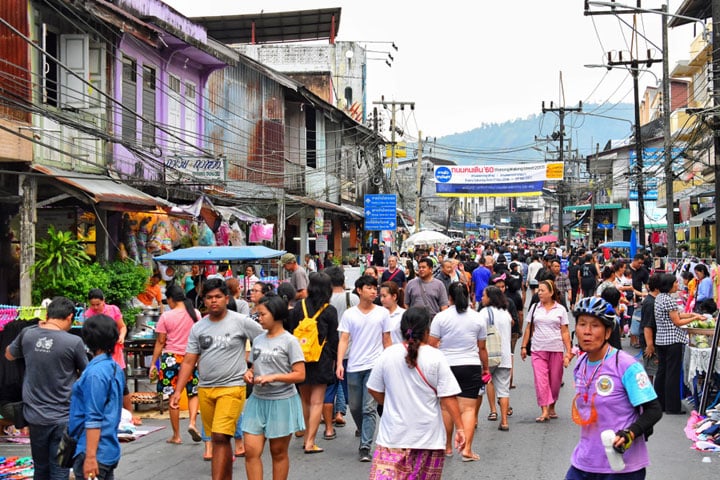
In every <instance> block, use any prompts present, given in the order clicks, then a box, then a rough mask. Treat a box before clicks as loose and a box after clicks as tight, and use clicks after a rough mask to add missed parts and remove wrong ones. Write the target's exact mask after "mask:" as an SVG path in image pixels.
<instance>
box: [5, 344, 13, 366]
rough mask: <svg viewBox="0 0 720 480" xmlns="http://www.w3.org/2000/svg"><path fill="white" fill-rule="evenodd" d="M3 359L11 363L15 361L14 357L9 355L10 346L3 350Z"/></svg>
mask: <svg viewBox="0 0 720 480" xmlns="http://www.w3.org/2000/svg"><path fill="white" fill-rule="evenodd" d="M5 358H6V359H8V360H9V361H11V362H12V361H13V360H15V357H13V355H12V353H10V345H8V346H7V347H6V348H5Z"/></svg>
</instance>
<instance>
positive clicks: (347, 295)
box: [345, 292, 352, 308]
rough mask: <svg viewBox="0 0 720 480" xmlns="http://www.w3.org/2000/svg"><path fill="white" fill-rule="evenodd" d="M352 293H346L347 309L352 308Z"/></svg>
mask: <svg viewBox="0 0 720 480" xmlns="http://www.w3.org/2000/svg"><path fill="white" fill-rule="evenodd" d="M350 307H352V305H350V292H345V308H350Z"/></svg>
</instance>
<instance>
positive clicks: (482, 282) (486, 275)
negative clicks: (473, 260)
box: [472, 265, 491, 302]
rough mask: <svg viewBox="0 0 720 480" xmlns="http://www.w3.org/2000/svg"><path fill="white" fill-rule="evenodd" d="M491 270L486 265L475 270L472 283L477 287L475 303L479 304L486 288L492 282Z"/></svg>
mask: <svg viewBox="0 0 720 480" xmlns="http://www.w3.org/2000/svg"><path fill="white" fill-rule="evenodd" d="M490 275H491V273H490V269H489V268H487V267H486V266H484V265H480V266H479V267H478V268H476V269H475V270H473V273H472V283H473V285H475V301H476V302H479V301H480V299H481V298H482V295H483V292H484V291H485V287H487V286H488V283H489V282H490Z"/></svg>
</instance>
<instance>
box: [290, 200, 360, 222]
mask: <svg viewBox="0 0 720 480" xmlns="http://www.w3.org/2000/svg"><path fill="white" fill-rule="evenodd" d="M287 198H289V199H290V200H293V201H295V202H298V203H301V204H303V205H308V206H310V207H315V208H322V209H324V210H332V211H334V212H338V213H344V214H345V215H347V216H349V217H350V218H353V219H354V220H362V219H363V215H361V214H360V213H359V212H357V211H355V210H354V209H351V208H349V207H346V206H344V205H338V204H336V203H331V202H327V201H325V200H317V199H315V198H310V197H301V196H298V195H287Z"/></svg>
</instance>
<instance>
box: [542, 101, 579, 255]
mask: <svg viewBox="0 0 720 480" xmlns="http://www.w3.org/2000/svg"><path fill="white" fill-rule="evenodd" d="M547 112H557V113H558V115H559V117H560V131H559V132H558V139H559V140H560V148H559V159H558V160H559V161H560V162H563V180H561V181H559V182H558V186H557V197H558V210H559V212H558V243H560V244H564V243H565V225H564V224H563V210H564V209H565V192H564V190H565V180H564V178H565V175H564V172H565V163H564V162H565V151H564V150H565V146H564V138H565V113H567V112H582V102H579V104H578V106H577V107H572V108H570V107H565V106H562V107H557V108H555V107H554V106H553V102H550V108H545V102H542V113H543V114H544V113H547Z"/></svg>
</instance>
